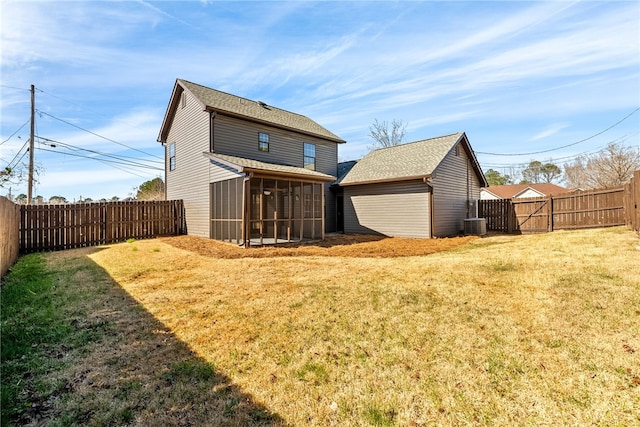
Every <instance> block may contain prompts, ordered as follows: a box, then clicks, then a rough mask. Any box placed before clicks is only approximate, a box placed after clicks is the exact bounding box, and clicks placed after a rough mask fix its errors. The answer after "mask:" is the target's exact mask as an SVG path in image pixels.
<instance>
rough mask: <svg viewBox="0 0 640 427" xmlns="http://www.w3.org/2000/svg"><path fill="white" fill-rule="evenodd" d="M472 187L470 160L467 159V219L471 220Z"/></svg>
mask: <svg viewBox="0 0 640 427" xmlns="http://www.w3.org/2000/svg"><path fill="white" fill-rule="evenodd" d="M470 213H471V186H470V185H469V159H468V158H467V218H471V216H470Z"/></svg>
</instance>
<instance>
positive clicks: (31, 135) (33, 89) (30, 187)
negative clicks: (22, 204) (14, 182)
mask: <svg viewBox="0 0 640 427" xmlns="http://www.w3.org/2000/svg"><path fill="white" fill-rule="evenodd" d="M35 119H36V87H35V86H34V85H31V131H30V132H29V182H28V185H27V204H28V205H30V204H31V197H32V196H33V140H34V139H35Z"/></svg>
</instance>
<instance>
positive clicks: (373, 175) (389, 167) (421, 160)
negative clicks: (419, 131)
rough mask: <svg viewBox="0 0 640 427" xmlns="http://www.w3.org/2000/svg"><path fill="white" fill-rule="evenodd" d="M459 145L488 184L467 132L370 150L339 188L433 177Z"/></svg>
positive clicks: (481, 178)
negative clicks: (448, 155)
mask: <svg viewBox="0 0 640 427" xmlns="http://www.w3.org/2000/svg"><path fill="white" fill-rule="evenodd" d="M457 144H462V146H463V147H464V149H465V150H466V151H467V155H468V156H469V159H470V160H471V163H472V166H473V168H474V170H475V172H476V174H477V175H478V178H479V179H480V185H481V186H483V185H486V180H485V178H484V174H483V173H482V169H481V168H480V165H479V163H478V160H477V159H476V156H475V154H474V152H473V150H472V149H471V145H470V144H469V141H468V139H467V136H466V134H465V133H464V132H458V133H454V134H451V135H445V136H440V137H437V138H429V139H423V140H421V141H416V142H410V143H407V144H402V145H396V146H394V147H388V148H379V149H377V150H374V151H371V152H370V153H369V154H367V155H366V156H364V157H363V158H362V160H360V161H359V162H358V163H356V164H355V165H354V166H353V168H352V169H351V170H350V171H349V173H347V175H346V176H345V177H344V178H343V179H342V181H341V182H340V185H342V186H347V185H357V184H370V183H377V182H393V181H406V180H411V179H420V178H428V177H431V175H432V174H433V172H434V171H435V169H436V168H437V167H438V166H439V165H440V163H441V162H442V161H443V160H444V158H445V157H446V156H447V154H449V152H450V151H451V150H452V149H453V147H455V146H456V145H457Z"/></svg>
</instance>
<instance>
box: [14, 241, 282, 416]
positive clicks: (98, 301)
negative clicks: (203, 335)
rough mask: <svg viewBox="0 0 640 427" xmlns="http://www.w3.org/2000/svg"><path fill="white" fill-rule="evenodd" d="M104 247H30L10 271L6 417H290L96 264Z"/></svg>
mask: <svg viewBox="0 0 640 427" xmlns="http://www.w3.org/2000/svg"><path fill="white" fill-rule="evenodd" d="M99 250H100V249H99V248H85V249H75V250H70V251H64V252H56V253H48V254H32V255H27V256H24V257H22V258H21V259H20V260H19V261H18V263H17V264H16V266H14V269H13V271H12V272H11V273H10V274H9V276H8V277H7V280H6V282H5V283H4V286H3V288H2V329H3V330H2V332H3V334H2V347H3V360H2V368H3V369H2V370H3V378H2V386H3V389H6V390H8V391H7V394H6V395H5V393H4V392H3V408H2V412H3V414H2V420H3V423H2V424H3V425H25V424H33V425H44V424H46V425H125V424H137V425H158V426H160V425H163V426H164V425H220V426H252V425H255V426H283V425H286V423H285V422H284V420H283V419H282V418H281V417H280V416H279V415H277V414H275V413H273V412H271V411H270V410H269V409H268V408H266V407H265V406H263V405H261V404H260V403H258V402H256V401H255V400H254V399H253V397H252V396H251V395H249V394H247V393H245V392H243V390H242V389H241V388H240V387H238V386H237V385H235V384H234V383H233V382H232V381H231V379H230V378H228V377H226V376H225V375H223V374H221V373H219V372H217V371H216V368H215V366H214V365H213V364H212V363H211V362H209V361H207V360H205V359H203V358H202V357H200V356H198V355H197V354H195V353H194V352H193V351H192V350H191V349H190V348H189V347H188V345H187V344H185V343H184V342H182V341H181V340H180V339H178V338H177V337H176V336H175V335H174V334H173V333H172V332H171V331H170V330H169V329H167V328H166V327H165V326H164V325H163V324H162V323H161V322H160V321H158V320H157V319H155V318H154V317H153V316H152V315H151V314H150V313H149V312H148V311H147V310H146V309H145V308H144V307H143V306H142V305H141V304H140V303H139V302H138V301H136V300H135V299H133V298H132V297H131V296H130V295H129V294H128V293H127V292H126V291H125V290H124V289H122V288H121V287H120V286H119V285H118V283H117V282H116V281H114V280H113V279H112V278H111V277H110V276H109V274H108V273H107V272H106V271H105V270H103V269H102V268H101V267H100V266H98V265H97V264H95V263H94V262H93V261H92V260H91V259H90V258H89V255H90V254H91V253H94V252H96V251H99ZM36 276H37V278H36ZM36 281H37V282H36ZM14 296H15V298H14ZM36 299H37V301H36ZM13 303H15V304H16V306H12V304H13ZM18 304H19V306H18ZM38 304H44V305H43V307H44V308H45V309H46V310H45V309H43V308H40V309H39V310H35V308H36V307H38ZM29 307H32V308H34V309H29ZM48 308H51V310H48ZM43 310H44V311H45V312H47V313H49V315H48V317H42V316H40V318H37V317H38V313H36V312H35V311H40V312H41V313H42V311H43ZM28 328H31V332H32V333H30V332H29V331H28V330H26V329H28ZM54 329H55V330H56V331H58V333H56V334H50V333H49V332H50V331H51V330H54ZM5 348H6V351H5ZM11 390H13V391H14V393H9V392H10V391H11Z"/></svg>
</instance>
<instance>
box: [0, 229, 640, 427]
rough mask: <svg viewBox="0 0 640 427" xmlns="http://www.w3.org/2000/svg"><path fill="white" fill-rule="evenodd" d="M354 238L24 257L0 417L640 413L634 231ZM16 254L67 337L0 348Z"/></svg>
mask: <svg viewBox="0 0 640 427" xmlns="http://www.w3.org/2000/svg"><path fill="white" fill-rule="evenodd" d="M366 240H367V241H360V240H358V239H356V238H350V237H348V238H335V239H334V240H329V242H328V243H325V244H323V245H321V246H318V245H306V246H302V247H289V248H256V249H249V250H245V249H240V248H237V247H236V246H234V245H229V244H224V243H220V242H215V241H210V240H207V239H198V238H194V237H188V236H181V237H175V238H163V239H154V240H144V241H135V242H132V243H122V244H117V245H110V246H104V247H100V248H87V249H82V250H73V251H65V252H58V253H49V254H45V255H30V256H27V257H23V258H21V260H20V262H19V263H18V265H17V266H16V268H14V270H13V271H12V273H11V274H10V275H9V277H8V279H7V282H6V283H5V284H4V285H3V290H2V304H3V306H2V308H3V310H2V347H3V360H2V369H3V379H2V381H3V424H4V421H8V420H13V422H14V423H16V424H22V423H28V422H32V423H37V422H38V421H39V420H44V421H45V422H46V423H48V424H53V425H56V424H57V425H74V424H76V425H80V424H82V425H87V424H88V425H91V424H93V425H104V424H106V423H108V422H111V423H113V424H126V423H132V424H140V425H167V424H172V425H212V424H217V425H291V426H298V425H311V426H326V425H363V426H368V425H374V426H376V425H377V426H385V425H398V426H422V425H465V424H471V425H514V424H516V425H531V424H532V425H593V424H595V425H638V424H639V423H640V359H639V357H640V356H639V355H640V320H639V319H640V239H638V237H637V235H635V234H634V233H633V232H631V231H629V230H627V229H625V228H608V229H597V230H585V231H573V232H562V231H560V232H554V233H549V234H540V235H526V236H504V235H496V236H490V237H485V238H455V239H435V240H411V239H379V238H374V239H371V238H370V239H366ZM25 265H27V266H31V267H30V268H33V265H35V266H37V268H39V269H41V270H42V272H41V274H38V277H44V278H46V281H47V283H48V284H47V286H48V288H47V289H48V290H47V291H46V292H48V293H47V295H48V298H47V301H48V303H51V304H53V305H54V306H55V307H56V310H52V313H62V314H64V315H63V316H58V317H57V318H56V315H54V314H51V317H52V319H53V320H49V321H48V323H50V324H52V325H56V326H59V328H56V330H57V329H60V328H61V330H63V331H64V334H66V335H64V334H63V335H62V336H59V334H58V335H55V334H54V335H53V336H51V337H50V336H48V335H46V334H44V333H36V334H31V335H33V337H31V338H30V340H31V341H28V342H26V343H23V344H21V345H22V347H20V346H18V347H16V348H17V350H15V351H13V353H11V354H10V355H5V346H6V345H7V340H11V339H16V340H17V339H18V338H13V337H14V335H15V336H16V337H20V336H22V335H23V334H21V333H14V332H15V330H16V329H20V328H22V329H24V328H25V326H24V325H23V324H21V323H20V322H21V320H20V319H26V318H27V317H26V316H28V315H27V314H23V313H21V312H17V314H11V315H10V314H7V312H6V307H7V305H8V304H9V302H10V301H11V298H7V295H9V294H10V293H12V292H15V289H22V288H24V286H22V285H23V283H24V282H28V281H29V280H33V279H32V278H33V277H34V274H33V273H32V274H25V273H24V272H23V273H21V270H22V269H24V268H26V267H25ZM30 278H31V279H30ZM29 286H32V288H29V289H34V290H32V291H31V293H33V294H36V295H40V294H43V293H44V292H45V290H37V289H36V288H35V286H36V285H35V284H33V285H29ZM39 286H42V287H43V288H46V286H44V285H43V284H41V283H40V284H39ZM31 293H25V292H23V293H22V294H21V298H24V299H26V300H28V299H29V298H36V297H35V296H33V295H31ZM9 313H12V312H9ZM45 323H46V322H45ZM62 326H64V328H62ZM42 328H43V329H46V327H45V326H42ZM27 335H28V334H27ZM24 346H30V348H31V349H32V350H33V351H31V352H30V353H29V354H30V355H29V356H27V357H26V360H25V359H22V358H21V356H20V348H23V347H24ZM31 354H35V356H32V355H31ZM27 363H30V365H28V366H23V365H27ZM5 373H9V374H10V375H9V377H8V378H7V377H6V375H5ZM8 386H10V387H9V389H10V390H14V393H13V394H8V395H7V396H6V397H5V392H4V389H6V388H7V387H8ZM16 402H17V403H18V405H16ZM7 404H10V405H12V406H11V408H13V409H5V408H6V405H7Z"/></svg>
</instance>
